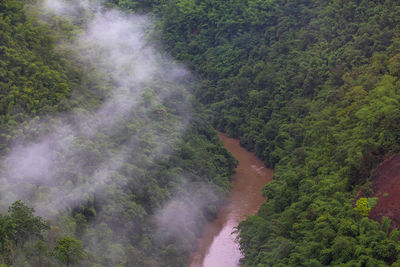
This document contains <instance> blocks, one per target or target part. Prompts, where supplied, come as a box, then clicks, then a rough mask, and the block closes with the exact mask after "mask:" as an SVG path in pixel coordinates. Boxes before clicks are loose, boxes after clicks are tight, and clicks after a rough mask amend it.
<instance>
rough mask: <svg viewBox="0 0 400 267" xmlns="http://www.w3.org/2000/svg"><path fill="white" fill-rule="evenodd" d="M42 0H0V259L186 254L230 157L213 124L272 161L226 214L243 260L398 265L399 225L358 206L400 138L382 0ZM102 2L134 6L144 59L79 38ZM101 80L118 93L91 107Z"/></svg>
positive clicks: (391, 26)
mask: <svg viewBox="0 0 400 267" xmlns="http://www.w3.org/2000/svg"><path fill="white" fill-rule="evenodd" d="M45 2H46V1H40V0H3V1H1V2H0V14H1V16H0V29H1V30H0V34H1V38H0V156H1V157H2V158H1V163H0V212H1V215H0V264H3V265H5V266H11V265H12V266H62V265H69V264H71V265H76V266H187V264H188V263H187V256H188V254H189V253H190V251H193V250H194V249H195V244H196V243H195V240H196V238H197V237H198V236H200V235H201V233H202V230H203V228H204V225H205V224H206V222H207V221H209V220H211V219H212V218H214V217H215V216H216V212H217V210H218V207H219V206H220V205H221V203H222V202H223V200H224V198H225V197H226V196H227V195H228V194H229V187H230V180H229V177H230V175H231V174H232V173H233V172H234V168H235V166H236V164H237V162H236V160H235V159H234V158H233V157H232V156H231V155H230V154H229V153H228V152H227V151H226V150H225V149H224V148H223V147H222V145H221V143H220V142H219V141H218V138H217V135H216V130H218V131H221V132H225V133H227V134H228V135H229V136H231V137H235V138H238V139H239V140H240V142H241V144H242V145H243V146H244V147H245V148H247V149H248V150H250V151H253V152H254V153H255V154H256V155H257V156H258V157H259V158H260V159H262V160H263V161H264V162H265V164H266V166H268V167H270V168H273V169H274V171H275V175H274V179H273V181H272V182H271V183H270V184H268V185H266V186H265V188H264V189H263V192H262V193H263V194H264V195H265V196H267V197H268V200H267V201H266V202H265V203H264V204H263V205H262V206H261V208H260V210H259V211H258V213H257V214H256V215H254V216H249V217H248V218H247V219H246V220H245V221H243V222H241V223H240V224H239V227H238V232H239V238H240V239H239V242H240V249H241V251H242V253H243V255H244V257H243V259H242V260H241V264H242V265H243V266H400V259H399V258H398V255H399V254H400V243H399V238H400V231H399V230H398V229H395V228H393V227H391V221H390V219H389V218H386V217H384V218H383V219H382V221H374V220H371V219H369V218H368V214H369V211H370V210H371V208H373V206H374V203H375V204H376V198H374V192H373V190H372V187H371V176H372V174H373V173H374V170H375V169H376V167H377V166H378V165H379V163H381V162H382V161H383V160H384V159H386V158H387V157H389V156H390V155H394V154H396V153H399V152H400V129H399V127H398V125H400V102H399V101H400V81H399V78H400V28H399V26H398V25H400V5H399V2H398V1H394V0H376V1H367V0H347V1H343V0H332V1H317V0H233V1H216V0H203V1H200V0H153V1H150V0H149V1H147V0H140V1H139V0H138V1H133V0H109V1H106V3H102V4H101V5H100V6H101V7H100V8H93V6H91V7H92V8H86V7H85V6H84V5H79V2H80V1H74V0H71V1H65V3H75V5H77V7H78V8H76V10H74V11H73V12H68V14H65V13H62V12H61V13H57V12H55V13H54V12H53V13H52V12H51V11H49V10H45V9H43V8H42V4H43V3H45ZM61 2H63V1H61ZM82 2H83V3H85V1H82ZM88 2H90V3H92V2H95V3H97V2H98V1H95V0H93V1H88ZM77 3H78V4H77ZM89 6H90V5H89ZM95 6H96V7H98V6H99V5H98V4H96V5H95ZM59 7H60V6H57V8H56V9H58V10H59V9H60V8H59ZM98 9H99V10H98ZM62 10H63V11H65V10H66V9H65V8H64V9H62ZM115 12H117V13H115ZM120 13H121V14H123V15H121V16H119V15H118V16H117V15H115V14H120ZM98 14H100V16H99V15H98ZM129 16H138V17H133V18H131V17H129ZM99 17H100V18H99ZM103 17H105V18H106V19H105V20H107V19H108V20H109V21H113V20H114V19H115V17H117V18H118V19H117V20H116V21H113V22H114V24H113V25H114V26H115V27H116V25H117V23H120V22H121V21H122V22H124V21H125V20H126V19H127V20H128V22H129V23H130V22H132V21H135V22H137V21H139V22H138V23H144V24H146V25H147V23H148V20H151V21H152V22H151V23H149V25H148V26H146V27H145V28H144V29H139V30H138V32H139V33H140V34H141V35H140V36H141V39H143V41H142V40H141V39H140V42H144V44H142V46H144V47H147V46H148V45H149V44H150V43H151V46H152V47H154V49H155V50H157V51H159V52H158V53H160V55H157V56H156V58H155V59H154V61H157V64H156V65H155V66H149V69H150V70H151V69H152V67H154V68H155V69H156V71H154V73H155V76H153V77H152V78H151V79H147V78H146V79H142V80H141V77H142V76H140V75H139V74H138V76H135V77H133V80H132V79H130V78H129V75H126V74H125V73H124V72H123V71H121V73H119V72H116V71H115V69H114V67H115V65H117V64H109V62H108V61H109V60H108V59H109V58H108V50H107V49H109V47H101V46H100V45H99V44H98V43H96V42H94V43H90V42H86V41H85V40H86V39H85V38H82V35H83V34H84V32H85V30H86V31H88V29H89V30H90V29H92V28H91V27H92V21H93V20H94V21H95V22H97V24H101V23H103V21H102V20H101V18H103ZM119 17H122V18H119ZM127 17H128V18H130V19H128V18H127ZM96 19H97V20H96ZM123 25H125V24H123ZM111 28H112V27H111ZM122 28H123V27H122ZM139 28H140V27H139ZM102 30H104V31H103V32H102V33H104V34H105V35H106V33H105V32H107V31H105V28H104V29H102ZM93 31H94V30H93ZM95 34H96V32H95V31H94V33H93V32H92V35H91V36H90V37H91V38H95V37H96V35H95ZM110 34H112V33H110ZM83 36H84V35H83ZM93 36H94V37H93ZM117 36H118V38H121V39H123V38H122V36H123V35H121V34H120V35H117ZM96 38H97V37H96ZM118 38H117V39H118ZM82 40H83V41H82ZM95 40H96V39H95ZM135 40H136V39H135ZM140 42H139V46H140V44H141V43H140ZM112 45H113V44H112ZM112 45H110V47H111V48H113V47H114V46H112ZM124 45H125V44H124V43H123V40H120V42H117V47H118V48H121V47H122V48H123V47H124ZM140 47H141V46H140ZM99 51H100V52H101V55H102V56H101V57H99V58H97V57H91V55H92V54H99ZM153 52H154V51H153V50H150V54H154V53H153ZM149 57H150V56H149ZM171 57H172V58H171ZM137 58H139V59H138V60H140V56H137V57H135V58H134V59H135V60H137ZM150 58H151V57H150ZM111 62H114V61H112V60H111ZM181 66H186V68H187V71H183V70H181V69H180V68H181ZM123 67H124V68H125V67H126V68H127V69H128V70H130V69H129V66H125V65H123ZM171 69H172V70H176V71H175V72H174V71H165V70H171ZM134 70H135V69H133V71H134ZM178 70H179V71H178ZM178 72H179V73H181V72H190V73H191V75H183V74H177V73H178ZM110 73H111V75H110ZM143 75H144V74H143ZM144 76H146V75H144ZM121 78H123V79H125V80H126V82H121V81H120V80H121ZM135 79H136V80H140V82H139V81H136V80H135ZM115 88H120V90H119V91H118V90H116V89H115ZM137 88H139V89H137ZM114 91H117V92H121V93H124V92H128V93H129V94H132V96H131V97H132V99H135V101H133V102H134V104H132V105H133V106H131V104H127V105H128V106H129V109H128V110H127V111H126V110H125V109H124V110H122V111H123V112H122V115H118V116H115V115H113V114H114V113H112V112H111V113H110V114H111V115H110V116H109V119H106V121H103V120H102V119H101V118H102V116H103V115H104V113H102V110H103V108H104V107H107V103H109V102H108V101H109V100H110V99H111V100H113V99H114V98H116V99H119V98H118V95H117V97H115V96H114V93H115V92H114ZM130 92H134V93H130ZM127 102H129V101H127ZM111 103H114V102H111ZM118 103H123V104H126V103H125V102H118ZM110 110H111V111H113V110H114V109H112V108H110ZM117 111H118V112H117V114H120V113H121V110H117ZM106 115H107V116H108V115H109V114H108V113H107V114H106ZM77 118H78V119H77ZM107 118H108V117H107ZM111 122H112V123H111ZM89 129H95V132H93V133H91V132H90V131H89ZM89 132H90V133H89ZM43 137H45V139H46V138H47V137H49V138H48V139H51V142H49V141H47V139H46V140H45V141H44V140H43ZM49 148H52V150H54V151H55V152H54V155H52V156H51V158H50V159H48V158H44V159H42V161H43V162H44V163H43V162H42V161H36V159H35V157H34V156H31V154H30V153H33V152H32V151H39V152H43V151H44V152H46V151H48V150H49ZM21 155H22V156H21ZM30 157H33V159H32V160H31V161H29V160H28V161H27V160H26V159H30ZM48 161H51V164H50V165H49V164H48V163H47V162H48ZM32 162H33V163H32ZM114 162H122V163H121V164H114ZM37 164H38V165H39V167H44V169H45V170H37V169H38V168H33V167H32V165H37ZM21 166H22V167H21ZM25 166H26V168H25ZM82 166H84V168H83V167H82ZM20 169H22V170H20ZM103 169H104V170H106V171H103ZM99 170H100V171H99ZM97 181H100V182H97ZM70 192H72V193H73V194H72V193H70ZM260 193H261V192H260ZM77 195H79V197H77ZM360 195H361V198H360ZM205 200H207V202H204V201H205ZM58 201H62V202H63V203H64V202H68V203H69V205H67V206H65V205H60V204H59V203H58ZM199 203H201V204H199ZM198 206H201V208H198ZM170 210H172V211H173V210H178V211H180V214H179V216H177V215H176V214H169V213H168V211H170ZM193 211H194V214H192V212H193ZM188 218H189V219H188ZM160 221H161V222H165V221H173V222H174V224H173V225H175V227H168V226H166V225H167V224H165V223H161V224H160ZM127 225H128V226H129V227H126V226H127ZM176 225H178V227H176ZM121 228H124V229H127V230H126V231H125V230H124V231H121Z"/></svg>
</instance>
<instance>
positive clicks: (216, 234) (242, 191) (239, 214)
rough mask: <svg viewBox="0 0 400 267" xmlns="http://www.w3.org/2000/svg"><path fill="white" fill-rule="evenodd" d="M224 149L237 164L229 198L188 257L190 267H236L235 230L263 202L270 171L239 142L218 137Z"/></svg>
mask: <svg viewBox="0 0 400 267" xmlns="http://www.w3.org/2000/svg"><path fill="white" fill-rule="evenodd" d="M218 135H219V138H220V140H221V142H222V143H223V145H224V147H225V148H226V149H227V150H228V151H229V152H230V153H232V154H233V156H235V158H236V159H237V160H238V162H239V164H238V167H237V168H236V173H235V174H234V175H233V176H232V190H231V196H230V197H229V199H228V200H227V203H226V204H225V205H224V206H223V207H222V208H221V209H220V211H219V213H218V217H217V219H216V220H214V221H213V222H211V223H210V224H209V225H208V226H207V228H206V230H205V232H204V236H203V237H202V238H201V239H200V240H199V242H198V249H197V251H196V252H195V253H193V254H192V255H191V256H190V266H191V267H201V266H204V267H217V266H226V267H231V266H237V265H238V264H239V260H240V258H241V257H242V255H241V253H240V250H239V245H238V243H237V242H236V241H235V239H236V236H237V235H236V234H235V233H232V232H234V231H235V227H236V226H237V225H238V222H239V221H241V220H244V219H245V218H246V215H252V214H255V213H256V212H257V210H258V209H259V207H260V205H261V204H262V203H263V202H264V201H265V198H264V197H262V195H261V190H262V188H263V187H264V186H265V185H266V184H267V183H268V182H270V181H271V180H272V177H273V171H272V170H271V169H268V168H266V167H265V165H264V163H263V162H262V161H261V160H259V159H258V158H257V157H256V156H255V155H254V154H253V153H251V152H249V151H247V150H246V149H244V148H243V147H241V146H240V143H239V140H238V139H234V138H229V137H228V136H227V135H226V134H223V133H219V134H218Z"/></svg>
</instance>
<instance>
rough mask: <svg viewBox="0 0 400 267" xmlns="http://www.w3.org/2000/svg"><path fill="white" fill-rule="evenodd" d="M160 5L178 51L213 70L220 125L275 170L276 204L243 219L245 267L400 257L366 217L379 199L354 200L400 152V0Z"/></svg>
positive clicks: (206, 85)
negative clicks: (391, 155)
mask: <svg viewBox="0 0 400 267" xmlns="http://www.w3.org/2000/svg"><path fill="white" fill-rule="evenodd" d="M154 10H155V13H156V14H158V15H160V16H161V17H162V18H161V21H160V26H161V27H162V29H163V36H164V43H165V44H166V45H168V47H169V50H170V51H171V52H172V53H173V54H174V55H175V57H176V58H178V59H180V60H182V61H185V62H188V64H190V66H191V67H192V68H193V70H195V71H196V72H197V73H199V74H200V75H201V77H202V79H203V82H202V84H201V86H199V87H198V89H197V90H196V96H197V97H198V99H200V101H202V102H203V103H204V104H205V105H206V106H207V107H208V108H209V109H210V110H211V111H212V112H213V114H214V121H213V123H214V126H215V127H216V128H217V129H219V130H221V131H224V132H226V133H228V134H229V135H231V136H234V137H239V139H240V141H241V143H242V144H243V145H244V146H245V147H246V148H248V149H250V150H252V151H254V152H255V153H256V155H257V156H258V157H260V158H262V159H263V160H264V162H265V163H266V164H267V165H268V166H270V167H274V169H275V177H274V181H273V182H272V183H271V184H270V185H268V186H267V187H266V188H265V190H264V193H265V194H266V195H267V196H268V202H267V203H265V204H264V205H263V206H262V207H261V209H260V211H259V212H258V214H257V215H256V216H254V217H249V218H248V219H247V220H246V221H244V222H242V223H241V224H240V226H239V230H240V244H241V249H242V251H243V253H244V255H245V257H244V259H243V260H242V263H243V265H244V266H287V265H289V266H321V265H338V266H339V265H340V266H342V265H343V266H344V265H346V264H347V265H349V266H380V265H382V266H383V265H390V264H392V263H393V262H394V261H396V260H397V259H396V257H395V256H394V255H395V253H396V251H397V249H398V248H399V243H398V242H397V241H396V242H394V243H392V242H389V237H388V235H387V227H386V226H385V227H384V228H382V229H381V228H379V227H378V225H377V224H376V223H375V222H373V221H370V220H369V219H368V218H365V217H364V216H366V215H367V214H368V211H369V210H370V209H371V208H372V206H373V202H374V200H373V199H372V198H369V199H368V200H367V199H364V200H360V202H359V204H358V208H357V207H356V210H357V211H356V210H354V208H353V207H352V203H353V202H354V196H355V195H356V192H357V191H356V190H358V188H360V187H362V186H363V185H364V184H366V183H367V182H368V179H369V177H370V176H371V173H372V171H373V170H374V168H375V167H376V166H377V165H378V164H379V163H380V162H381V161H382V159H383V158H384V157H385V155H386V154H388V153H397V152H400V139H399V136H400V135H399V128H398V125H399V123H400V116H399V114H400V113H399V110H400V102H399V100H400V98H399V97H400V96H399V92H400V91H399V86H400V84H399V78H400V76H399V74H400V72H399V71H398V69H399V64H398V63H399V53H400V50H399V49H400V45H399V44H400V42H399V39H398V34H399V30H398V27H397V25H398V23H399V22H400V21H399V18H400V16H399V15H400V14H399V12H400V9H399V7H398V3H397V2H395V1H313V0H312V1H283V0H282V1H281V0H274V1H250V0H248V1H160V3H159V4H156V5H155V8H154ZM363 191H368V190H363ZM368 196H370V192H369V195H368ZM375 202H376V200H375ZM359 212H361V213H362V214H363V215H364V216H357V215H358V214H359ZM282 239H284V240H282ZM281 244H282V245H281ZM287 244H290V245H287ZM392 245H393V246H392ZM383 247H385V248H387V249H388V250H389V251H390V252H388V254H387V255H386V254H385V253H383ZM283 248H285V249H283ZM281 251H284V253H281ZM279 255H280V256H279Z"/></svg>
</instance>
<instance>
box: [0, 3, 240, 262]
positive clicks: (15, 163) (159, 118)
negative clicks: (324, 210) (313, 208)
mask: <svg viewBox="0 0 400 267" xmlns="http://www.w3.org/2000/svg"><path fill="white" fill-rule="evenodd" d="M45 3H46V1H28V0H27V1H20V0H5V1H1V2H0V25H1V31H0V34H1V38H0V42H1V46H0V51H1V52H0V88H1V90H0V119H1V120H0V135H1V140H0V152H1V155H2V158H1V165H0V209H1V213H2V215H1V216H0V237H1V238H0V264H6V265H13V266H62V265H71V266H72V265H74V266H184V265H185V262H186V257H187V255H188V253H189V252H190V251H191V250H193V249H194V246H195V243H196V242H195V241H196V237H197V236H199V235H200V234H201V232H202V229H203V227H204V225H205V223H206V221H208V220H210V219H212V218H214V217H215V214H216V210H217V207H218V206H219V205H220V203H221V201H222V200H223V198H224V197H225V196H226V195H227V193H228V190H229V187H230V183H229V177H230V175H231V174H232V172H233V169H234V167H235V165H236V161H235V160H234V159H233V158H232V157H231V156H230V154H228V152H227V151H226V150H225V149H224V148H223V147H222V145H221V144H220V143H219V141H218V138H217V136H216V132H215V131H214V130H213V128H212V125H210V124H209V120H210V119H209V116H210V114H209V112H207V111H206V110H205V109H204V108H203V107H202V105H201V104H200V103H198V102H196V101H195V100H194V99H193V97H192V96H191V93H190V88H191V87H193V84H195V83H196V81H195V79H193V78H192V77H190V75H187V74H185V73H187V71H185V70H184V69H182V67H180V66H178V64H176V63H174V62H173V61H172V60H170V59H169V58H168V56H166V55H164V54H163V53H162V52H156V50H155V47H156V44H157V34H156V33H155V32H154V30H153V29H152V28H153V26H152V23H151V22H150V19H149V18H146V17H143V16H133V15H128V14H123V13H121V12H119V11H118V12H117V11H113V8H112V6H100V5H98V4H97V3H96V1H92V3H91V4H90V5H89V8H88V7H87V6H85V5H82V3H83V2H81V1H67V2H64V3H67V4H68V5H67V6H62V3H63V2H60V1H51V2H47V6H46V5H44V4H45ZM55 4H57V5H55ZM52 5H53V6H52ZM54 5H55V6H54ZM51 8H54V9H55V10H56V11H57V12H59V13H57V12H54V11H53V10H52V9H51ZM109 22H111V23H113V26H114V27H115V28H112V27H109V24H107V23H109ZM129 23H132V25H129ZM98 25H100V26H99V27H103V28H96V26H98ZM102 25H103V26H102ZM104 25H105V26H104ZM131 26H132V27H131ZM99 29H100V30H101V31H99ZM115 33H117V34H120V37H121V38H120V39H113V38H108V39H107V38H106V39H104V36H105V37H108V36H107V35H111V36H112V34H115ZM139 37H140V38H139ZM129 38H131V39H129ZM126 39H128V41H130V42H127V40H126ZM93 40H94V41H93ZM131 47H133V48H131ZM113 48H115V50H113ZM124 49H125V50H124ZM129 49H132V51H131V52H132V53H133V54H132V55H133V56H135V57H137V59H134V58H132V57H133V56H131V55H129V54H126V55H125V56H121V52H120V51H123V52H125V51H126V50H129ZM157 53H158V54H157ZM143 58H146V59H148V61H143ZM125 59H127V60H130V62H126V61H124V60H125ZM117 63H118V64H117ZM136 64H141V65H140V67H141V68H138V67H137V66H136ZM118 67H121V68H118ZM148 73H151V74H152V75H150V74H148ZM153 74H154V75H153ZM21 200H22V201H23V202H22V201H21ZM13 201H16V202H13ZM201 205H202V208H201V207H200V206H201ZM8 207H9V209H8V210H9V212H8V213H7V208H8ZM32 207H34V208H35V210H36V213H34V209H33V208H32ZM19 210H22V212H19ZM15 211H18V212H17V213H16V212H15ZM38 215H41V216H42V217H39V216H38ZM172 219H173V220H172ZM15 222H16V223H15Z"/></svg>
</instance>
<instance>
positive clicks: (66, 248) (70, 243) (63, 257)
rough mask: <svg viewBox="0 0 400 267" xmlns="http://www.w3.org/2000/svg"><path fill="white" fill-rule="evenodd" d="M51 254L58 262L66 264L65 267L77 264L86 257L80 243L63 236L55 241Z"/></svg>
mask: <svg viewBox="0 0 400 267" xmlns="http://www.w3.org/2000/svg"><path fill="white" fill-rule="evenodd" d="M53 254H54V256H55V257H56V258H57V259H58V260H59V261H60V262H62V263H65V264H67V267H69V266H70V264H74V263H78V262H79V261H80V260H82V259H84V258H85V257H86V252H85V251H84V250H83V248H82V242H81V241H80V240H77V239H74V238H72V237H69V236H64V237H62V238H60V239H59V240H57V244H56V246H55V247H54V250H53Z"/></svg>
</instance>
